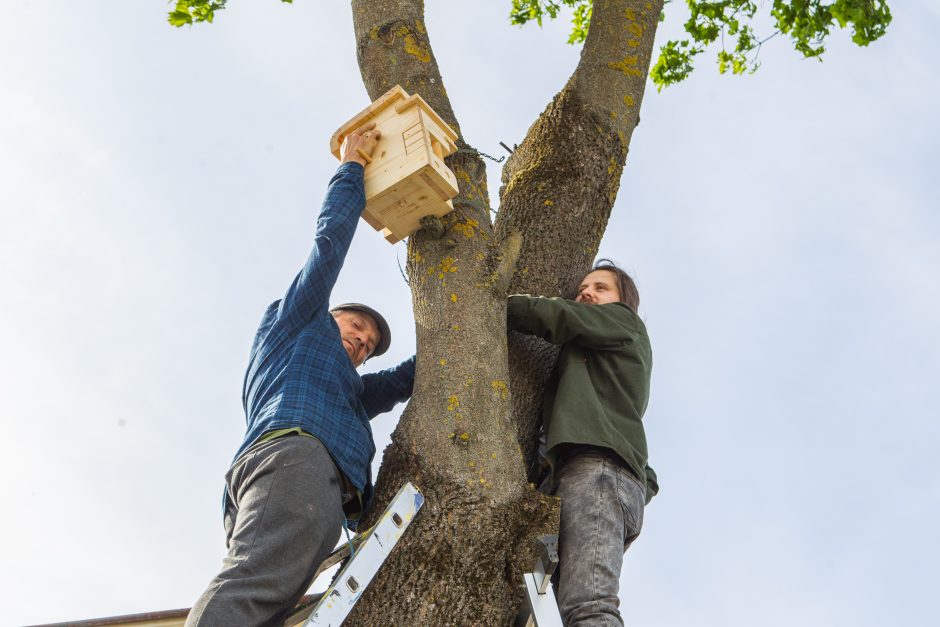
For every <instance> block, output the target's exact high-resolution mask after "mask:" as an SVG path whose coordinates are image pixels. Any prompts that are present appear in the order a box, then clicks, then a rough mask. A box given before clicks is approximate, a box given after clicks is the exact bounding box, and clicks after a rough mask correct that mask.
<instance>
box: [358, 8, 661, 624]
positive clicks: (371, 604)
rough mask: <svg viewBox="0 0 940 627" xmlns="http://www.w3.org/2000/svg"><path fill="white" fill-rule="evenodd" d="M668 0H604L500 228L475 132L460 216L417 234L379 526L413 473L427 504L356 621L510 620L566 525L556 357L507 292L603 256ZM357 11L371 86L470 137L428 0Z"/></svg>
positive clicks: (461, 156)
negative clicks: (412, 344)
mask: <svg viewBox="0 0 940 627" xmlns="http://www.w3.org/2000/svg"><path fill="white" fill-rule="evenodd" d="M661 7H662V2H661V0H660V1H659V2H627V1H621V2H613V1H611V2H597V3H595V7H594V17H593V23H592V25H591V30H590V34H589V36H588V40H587V42H586V44H585V47H584V51H583V52H582V58H581V62H580V64H579V65H578V68H577V70H576V71H575V73H574V74H573V75H572V77H571V79H570V80H569V81H568V84H567V85H566V86H565V88H564V89H563V90H562V92H561V93H559V94H558V96H556V97H555V99H554V100H553V102H552V103H551V104H550V105H549V107H548V108H547V109H546V111H545V112H544V113H543V114H542V115H541V117H540V118H539V120H538V121H537V122H536V123H535V124H534V125H533V127H532V128H531V129H530V130H529V133H528V136H527V137H526V139H525V140H524V141H523V143H522V145H521V146H519V148H518V149H517V150H516V152H515V153H514V154H513V156H512V157H511V158H510V160H509V162H508V163H507V166H506V168H505V170H504V174H503V179H504V184H503V188H502V190H501V207H500V212H499V214H498V218H497V220H496V226H495V228H494V226H493V224H492V223H491V221H490V217H489V216H490V212H489V197H488V193H487V188H486V172H485V168H484V166H483V163H482V161H481V159H480V157H479V156H478V155H477V154H476V152H475V151H474V150H473V149H472V148H470V146H469V144H467V143H466V142H465V141H464V138H463V137H460V139H459V140H458V151H457V152H456V153H455V154H454V155H452V156H450V157H448V159H447V164H448V166H449V167H450V168H451V169H452V170H453V171H454V173H455V174H456V176H457V179H458V182H459V188H460V193H459V195H458V197H457V198H455V199H454V207H455V211H453V212H452V213H451V214H449V215H448V216H445V217H444V218H443V219H442V220H440V221H439V222H437V221H432V223H429V225H428V226H427V227H426V228H424V229H422V230H421V231H419V232H418V233H416V234H415V235H413V236H412V237H410V238H409V240H408V262H407V269H408V277H409V285H410V287H411V291H412V298H413V305H414V316H415V325H416V335H417V345H418V359H417V372H416V378H415V388H414V395H413V397H412V399H411V402H410V403H409V404H408V407H407V408H406V409H405V411H404V413H403V414H402V417H401V419H400V421H399V424H398V426H397V428H396V430H395V432H394V433H393V435H392V443H391V444H390V445H389V447H388V448H387V449H386V451H385V457H384V460H383V464H382V468H381V470H380V472H379V477H378V480H377V482H376V504H375V506H374V507H373V510H372V516H371V518H372V519H367V520H365V521H364V524H365V525H369V524H372V522H373V519H374V517H375V516H376V515H377V513H380V512H381V511H382V509H383V508H384V507H385V505H386V504H387V503H388V501H389V500H390V499H391V498H392V496H393V495H394V494H395V492H396V491H397V490H398V488H399V487H400V486H401V485H402V484H403V483H404V482H406V481H412V482H414V483H415V484H416V485H417V486H418V487H419V488H420V489H421V490H422V491H423V492H424V494H425V496H426V499H427V500H426V503H425V506H424V508H423V509H422V511H421V513H420V515H419V516H418V517H417V518H416V519H415V521H414V523H413V524H412V526H411V527H410V528H409V530H408V532H407V533H406V534H405V535H404V536H403V538H402V540H401V541H400V542H399V545H398V547H396V549H395V551H394V552H393V554H392V556H391V557H390V559H389V560H388V561H387V562H386V564H385V566H384V567H383V568H382V571H381V572H380V573H379V575H378V576H377V577H376V579H375V580H373V582H372V584H371V585H370V586H369V588H368V589H367V591H366V592H365V594H364V595H363V599H362V600H361V601H360V603H359V604H358V605H357V608H356V610H355V612H354V613H353V615H352V616H350V618H349V620H348V622H347V624H350V625H358V624H361V625H383V624H394V625H398V624H416V625H468V624H481V625H506V624H509V623H510V622H511V620H512V617H513V616H514V615H515V613H516V610H517V607H518V603H519V601H520V599H521V596H520V589H519V585H520V583H521V580H520V579H519V573H520V572H522V569H525V570H528V569H529V568H531V566H532V563H531V561H530V560H531V559H532V554H531V546H532V543H533V540H534V538H535V537H536V536H537V535H538V534H539V533H546V532H554V530H555V529H556V528H557V516H558V502H557V499H553V498H548V497H543V496H540V495H539V494H538V493H537V492H536V491H535V489H534V486H532V485H530V484H529V483H528V482H527V478H526V465H527V462H528V461H531V457H532V445H531V442H532V441H533V433H534V431H535V428H536V423H537V421H536V417H537V409H538V404H539V400H540V398H541V385H543V381H544V375H545V373H546V372H547V371H548V369H549V368H550V364H551V362H552V361H553V357H552V355H551V352H549V351H544V350H542V349H541V348H539V347H536V348H534V349H533V348H532V347H531V346H528V345H523V344H522V343H521V342H515V341H514V342H513V348H512V351H511V353H510V352H508V349H507V341H506V295H507V293H509V292H510V291H513V292H519V291H527V292H531V293H539V294H551V295H555V294H558V293H559V292H560V291H561V289H562V287H563V286H564V285H565V283H566V282H567V281H569V280H570V279H572V278H573V277H574V276H575V275H577V274H578V273H580V271H581V270H582V269H583V268H585V267H587V265H588V264H589V263H590V261H591V259H592V258H593V256H594V254H595V252H596V250H597V246H598V243H599V242H600V238H601V235H602V234H603V230H604V227H605V225H606V223H607V218H608V216H609V215H610V209H611V206H612V205H613V201H614V198H615V197H616V193H617V188H618V186H619V180H620V173H621V171H622V169H623V165H624V161H625V159H626V153H627V146H628V144H629V140H630V135H631V133H632V130H633V128H634V126H636V123H637V120H638V116H637V111H638V109H639V105H640V99H641V97H642V93H643V87H644V85H645V77H646V74H647V71H648V66H649V60H650V55H651V51H652V41H653V36H654V34H655V28H656V24H657V23H658V18H659V11H660V9H661ZM352 8H353V19H354V23H355V33H356V35H355V36H356V42H357V55H358V59H359V66H360V70H361V73H362V77H363V81H364V83H365V86H366V89H367V91H368V93H369V96H370V97H371V98H373V99H375V98H377V97H378V96H380V95H382V94H383V93H385V92H386V91H387V90H388V89H389V88H391V87H393V86H394V85H396V84H398V85H401V86H402V87H404V89H405V90H406V91H408V92H409V93H418V94H420V95H421V96H422V97H423V98H424V99H425V100H426V101H427V102H428V103H429V104H430V105H431V106H432V107H433V108H434V109H435V110H436V111H437V112H438V113H439V114H440V115H441V117H443V118H444V120H445V121H447V122H448V123H449V124H450V125H451V126H452V127H453V128H454V129H455V130H456V131H457V132H458V134H459V133H460V129H459V125H458V124H457V120H456V117H455V114H454V111H453V107H452V106H451V103H450V101H449V99H448V97H447V92H446V90H445V88H444V84H443V81H442V79H441V76H440V72H439V69H438V66H437V63H436V61H435V59H434V55H433V52H432V50H431V45H430V40H429V38H428V34H427V29H426V27H425V25H424V5H423V2H421V1H420V0H353V3H352ZM510 359H511V360H512V364H513V367H512V374H510V373H511V370H510ZM520 370H525V372H519V371H520ZM510 388H511V389H512V395H510ZM517 390H518V391H517Z"/></svg>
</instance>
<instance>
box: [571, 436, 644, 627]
mask: <svg viewBox="0 0 940 627" xmlns="http://www.w3.org/2000/svg"><path fill="white" fill-rule="evenodd" d="M558 496H560V497H561V526H560V529H559V536H558V550H559V558H558V559H559V564H558V568H559V571H560V574H559V582H558V607H559V610H560V611H561V616H562V620H563V621H564V624H565V625H567V626H568V627H572V626H574V625H592V626H593V625H605V626H606V625H623V619H622V618H621V617H620V611H619V609H618V608H619V605H620V599H619V598H618V593H619V589H620V568H621V566H622V565H623V554H624V552H625V551H626V550H627V547H629V546H630V543H631V542H633V540H634V539H635V538H636V537H637V536H638V535H639V533H640V528H641V527H642V525H643V504H644V500H645V494H644V488H642V487H641V486H640V484H639V483H638V482H637V481H636V480H635V479H634V478H633V476H632V475H631V474H630V472H629V471H628V470H626V469H625V468H623V467H621V466H620V465H619V464H617V463H616V462H614V461H612V460H610V459H608V458H607V457H605V456H603V455H601V454H594V453H584V454H581V455H575V456H573V457H571V458H569V459H568V460H567V461H565V463H564V465H563V466H562V467H561V468H560V469H559V470H558Z"/></svg>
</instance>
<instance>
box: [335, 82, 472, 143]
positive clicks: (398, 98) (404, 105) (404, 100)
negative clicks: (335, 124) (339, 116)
mask: <svg viewBox="0 0 940 627" xmlns="http://www.w3.org/2000/svg"><path fill="white" fill-rule="evenodd" d="M391 106H394V107H395V108H396V109H397V110H398V111H404V110H405V109H408V108H410V107H412V106H418V107H420V108H421V109H422V110H423V111H424V112H425V113H426V114H427V115H428V117H430V118H431V120H432V121H433V122H434V123H435V124H437V125H438V126H439V127H440V128H441V130H442V131H443V132H444V133H445V134H446V135H447V138H448V139H450V141H451V142H456V141H457V133H455V132H454V129H452V128H451V127H450V125H448V124H447V122H445V121H444V120H443V118H441V116H439V115H438V114H437V112H436V111H434V109H432V108H431V105H429V104H428V103H427V102H425V100H424V98H422V97H421V96H419V95H418V94H412V95H408V92H406V91H405V90H404V89H402V87H401V85H395V86H394V87H392V88H391V89H389V90H388V91H387V92H385V93H384V94H382V95H381V96H379V98H378V99H377V100H376V101H375V102H373V103H372V104H370V105H369V106H368V107H366V108H365V109H363V110H362V111H360V112H359V113H357V114H356V115H355V116H353V117H352V119H350V120H349V121H348V122H346V123H345V124H343V125H342V126H341V127H339V129H338V130H337V131H336V132H335V133H333V136H332V137H330V152H332V153H333V155H334V156H335V157H336V158H337V159H339V158H340V156H339V147H340V146H341V145H342V144H343V140H344V139H346V135H348V134H349V133H351V132H352V131H354V130H356V129H357V128H359V127H360V126H362V125H364V124H366V123H368V122H369V121H370V120H372V119H373V118H375V117H378V115H379V114H380V113H381V112H382V111H384V110H385V109H387V108H388V107H391Z"/></svg>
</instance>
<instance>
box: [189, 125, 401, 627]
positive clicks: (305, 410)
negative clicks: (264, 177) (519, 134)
mask: <svg viewBox="0 0 940 627" xmlns="http://www.w3.org/2000/svg"><path fill="white" fill-rule="evenodd" d="M374 127H375V125H374V124H369V125H367V126H365V127H363V128H362V129H361V130H360V132H356V133H353V134H350V135H349V136H348V137H347V138H346V141H345V142H344V144H343V147H342V149H341V159H342V164H341V165H340V167H339V169H338V170H337V171H336V174H335V175H334V176H333V178H332V179H331V180H330V184H329V187H328V189H327V192H326V198H325V199H324V201H323V207H322V209H321V210H320V217H319V219H318V221H317V230H316V235H315V237H314V242H313V250H312V252H311V253H310V257H309V259H308V260H307V263H306V264H305V265H304V267H303V269H302V270H301V271H300V274H298V275H297V277H296V278H295V279H294V282H293V283H292V284H291V286H290V288H289V289H288V290H287V293H286V294H285V295H284V297H283V298H282V299H280V300H277V301H275V302H273V303H272V304H271V305H270V306H269V307H268V308H267V310H266V311H265V313H264V317H263V318H262V320H261V325H260V326H259V328H258V332H257V334H256V335H255V339H254V342H253V344H252V347H251V354H250V358H249V363H248V370H247V372H246V373H245V381H244V387H243V393H242V401H243V404H244V408H245V416H246V419H247V422H248V432H247V434H246V436H245V440H244V442H243V444H242V445H241V447H240V448H239V449H238V452H237V453H236V455H235V461H234V462H233V463H232V467H231V469H230V470H229V472H228V473H227V475H226V491H225V498H224V499H223V501H224V522H225V532H226V543H227V546H228V555H227V556H226V558H225V559H224V560H223V567H222V570H221V572H220V573H219V574H218V575H217V576H216V577H215V578H214V579H213V580H212V581H211V582H210V584H209V587H208V588H207V589H206V591H205V592H204V593H203V594H202V596H201V597H200V598H199V600H198V601H197V602H196V604H195V605H194V607H193V609H192V611H191V612H190V614H189V617H188V619H187V621H186V624H187V625H189V626H193V625H203V626H205V625H211V626H230V625H239V626H254V625H278V624H283V621H284V619H285V617H286V616H287V614H288V613H289V612H290V610H291V609H292V608H293V607H294V605H296V603H297V601H298V600H299V599H300V597H301V596H302V595H303V594H304V592H305V591H306V590H307V588H308V587H309V586H310V583H311V579H312V577H313V574H314V573H315V571H316V569H317V567H318V566H319V565H320V563H321V562H322V561H323V560H324V559H325V558H326V557H327V556H328V555H329V554H330V552H331V551H332V549H333V547H334V546H335V545H336V542H337V540H338V539H339V537H340V531H341V529H342V528H343V527H344V526H345V525H347V524H348V525H349V526H352V527H355V524H356V522H357V521H358V519H359V517H360V515H361V514H362V513H363V512H364V511H365V510H367V509H368V508H369V506H370V505H371V502H372V478H371V471H370V465H371V462H372V457H373V455H374V454H375V444H374V442H373V440H372V430H371V428H370V426H369V419H370V418H372V417H374V416H375V415H376V414H379V413H381V412H385V411H388V410H390V409H391V408H392V407H393V406H394V405H395V404H396V403H398V402H400V401H404V400H406V399H407V398H408V397H410V396H411V391H412V386H413V382H414V365H415V362H414V357H412V358H411V359H409V360H407V361H405V362H403V363H402V364H400V365H399V366H397V367H395V368H392V369H389V370H385V371H383V372H380V373H376V374H367V375H364V376H362V377H360V376H359V375H358V374H357V373H356V368H358V367H359V366H360V365H362V363H363V362H364V361H365V360H366V359H367V358H369V357H370V356H378V355H381V354H382V353H384V352H385V351H386V350H388V347H389V344H390V343H391V334H390V332H389V328H388V324H387V323H386V321H385V319H384V318H383V317H382V316H381V315H380V314H379V313H378V312H377V311H375V310H374V309H372V308H371V307H367V306H365V305H362V304H359V303H348V304H345V305H340V306H338V307H334V308H333V309H332V310H331V309H329V306H328V302H329V297H330V292H331V291H332V289H333V285H334V284H335V282H336V278H337V276H338V275H339V271H340V268H341V267H342V265H343V260H344V259H345V257H346V252H347V251H348V249H349V245H350V242H351V241H352V238H353V234H354V233H355V231H356V226H357V224H358V222H359V217H360V215H361V214H362V210H363V209H364V208H365V190H364V188H363V170H364V168H365V164H366V161H367V159H366V157H368V156H370V155H371V154H372V151H373V150H374V149H375V145H376V142H377V141H378V139H379V137H380V132H379V131H378V130H375V128H374Z"/></svg>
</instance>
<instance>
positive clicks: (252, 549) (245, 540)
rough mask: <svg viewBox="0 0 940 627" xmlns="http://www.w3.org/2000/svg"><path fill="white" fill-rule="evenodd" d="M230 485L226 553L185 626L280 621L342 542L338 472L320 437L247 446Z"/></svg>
mask: <svg viewBox="0 0 940 627" xmlns="http://www.w3.org/2000/svg"><path fill="white" fill-rule="evenodd" d="M228 486H229V499H230V500H231V501H233V504H232V505H231V507H230V509H229V512H228V514H227V515H226V528H227V529H226V531H227V532H228V535H229V537H228V555H227V556H226V558H225V559H224V560H223V562H222V571H221V572H220V573H219V574H218V575H217V576H216V577H215V579H213V580H212V581H211V582H210V584H209V587H208V588H207V589H206V591H205V592H204V593H203V594H202V596H201V597H200V598H199V600H198V601H197V602H196V604H195V605H194V606H193V609H192V611H190V613H189V618H188V619H187V620H186V625H187V626H188V627H192V626H195V625H199V626H202V627H207V626H209V627H212V626H228V625H239V626H245V627H252V626H255V625H275V624H278V622H283V620H284V618H285V617H286V616H287V614H288V612H289V611H290V610H291V609H292V608H293V606H294V605H295V604H296V603H297V601H298V600H299V599H300V597H301V596H303V594H304V592H305V591H306V590H307V588H308V587H309V586H310V583H311V581H310V580H311V578H312V577H313V574H314V572H316V569H317V567H318V566H319V565H320V563H321V562H322V561H323V560H324V559H326V557H327V556H328V555H329V554H330V551H332V550H333V547H334V546H335V545H336V542H337V540H339V535H340V529H341V528H342V524H343V518H344V516H343V508H342V492H341V487H340V481H339V471H338V470H337V469H336V466H335V465H334V463H333V460H332V459H331V458H330V455H329V453H327V452H326V449H325V448H324V447H323V445H322V444H321V443H320V442H319V441H317V440H314V439H313V438H308V437H303V436H299V435H298V436H286V437H281V438H277V439H275V440H271V441H270V442H264V443H262V444H260V445H258V446H257V447H253V448H252V449H249V451H248V452H246V453H245V454H244V455H243V456H242V457H241V458H240V459H239V460H238V462H237V463H236V464H235V465H234V466H233V467H232V469H231V470H230V471H229V479H228Z"/></svg>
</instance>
